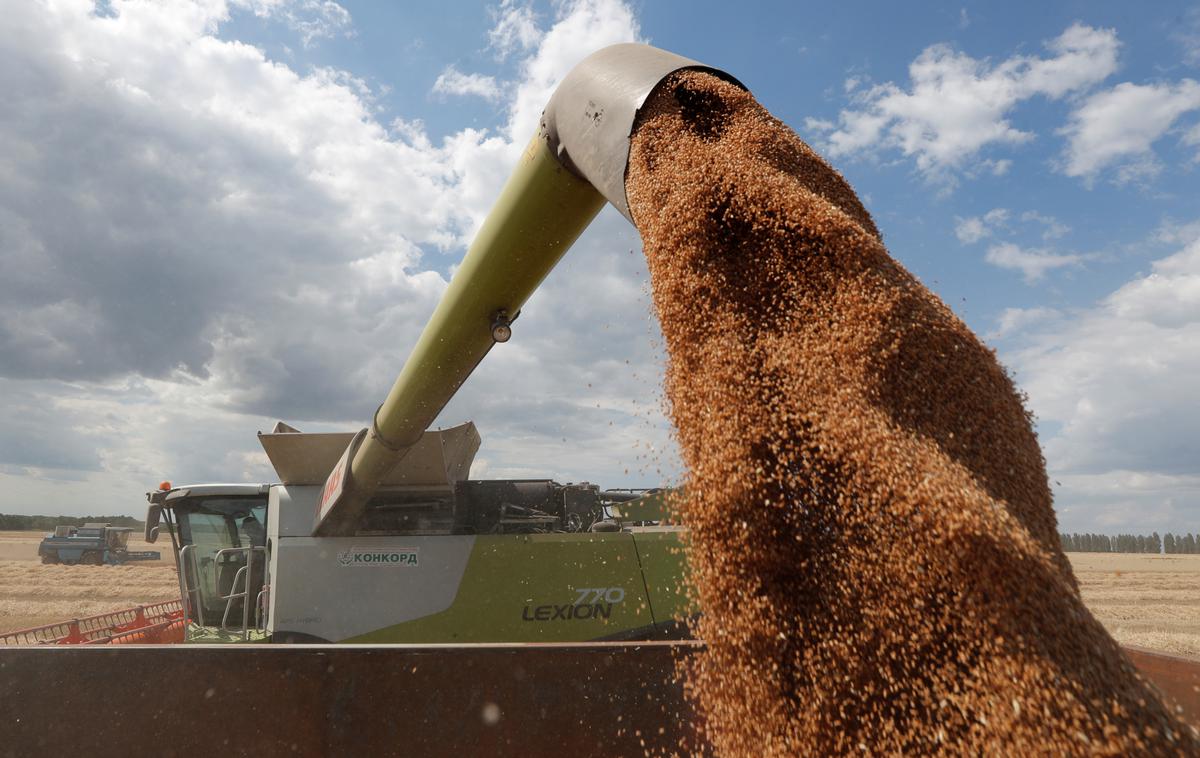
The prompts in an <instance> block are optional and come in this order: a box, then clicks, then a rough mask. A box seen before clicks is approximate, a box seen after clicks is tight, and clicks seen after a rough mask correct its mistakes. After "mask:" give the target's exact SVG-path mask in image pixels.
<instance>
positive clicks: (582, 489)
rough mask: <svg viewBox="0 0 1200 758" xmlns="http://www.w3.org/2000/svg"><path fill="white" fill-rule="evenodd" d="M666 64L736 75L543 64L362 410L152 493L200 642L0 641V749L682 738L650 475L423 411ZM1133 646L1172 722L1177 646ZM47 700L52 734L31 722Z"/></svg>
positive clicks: (518, 290)
mask: <svg viewBox="0 0 1200 758" xmlns="http://www.w3.org/2000/svg"><path fill="white" fill-rule="evenodd" d="M681 69H700V70H703V71H707V72H709V73H712V74H715V75H718V76H721V77H723V78H725V79H727V80H729V81H731V82H734V83H735V84H737V82H736V80H734V79H733V78H732V77H730V76H728V75H727V74H724V73H723V72H720V71H717V70H715V69H712V68H710V67H707V66H704V65H702V64H699V63H697V62H695V61H692V60H688V59H686V58H681V57H679V56H677V55H673V54H671V53H667V52H664V51H661V50H657V49H654V48H651V47H647V46H644V45H616V46H613V47H609V48H606V49H604V50H601V51H599V52H597V53H595V54H593V55H592V56H590V57H589V58H587V59H586V60H584V61H583V62H582V63H580V64H579V65H578V66H577V67H576V68H575V69H574V70H573V71H572V72H571V73H570V74H569V75H568V76H567V77H566V79H565V80H564V81H563V83H562V84H561V85H560V86H559V88H558V90H557V91H556V92H555V94H554V95H553V97H552V98H551V100H550V102H549V104H548V105H547V107H546V110H545V111H544V113H543V117H542V123H541V128H540V129H539V130H538V132H537V134H536V135H535V136H534V139H533V140H532V141H531V142H530V144H529V146H528V147H527V148H526V150H525V151H524V153H523V154H522V156H521V160H520V162H519V164H518V166H517V168H516V170H515V172H514V173H513V175H512V177H511V178H510V179H509V181H508V183H507V185H506V186H505V188H504V190H503V192H502V193H501V195H500V197H499V199H498V200H497V202H496V205H495V207H494V208H493V210H492V212H491V213H490V214H489V216H488V218H487V220H486V221H485V223H484V225H483V227H482V228H481V229H480V232H479V234H478V236H477V237H476V239H475V241H474V243H473V244H472V245H471V247H470V249H469V250H468V252H467V255H466V257H465V259H464V260H463V262H462V265H461V266H460V267H459V269H458V271H457V272H456V274H455V276H454V278H453V281H452V282H451V283H450V286H449V288H448V289H447V291H446V293H445V295H444V296H443V298H442V300H441V302H440V303H439V304H438V306H437V308H436V310H435V311H434V313H433V315H432V317H431V318H430V320H429V323H428V324H427V325H426V327H425V330H424V331H423V333H422V334H421V337H420V339H419V341H418V343H417V345H416V347H415V348H414V350H413V352H412V354H411V355H410V356H409V358H408V360H407V362H406V363H405V365H404V368H403V370H402V371H401V373H400V375H399V377H398V379H397V380H396V383H395V385H394V386H393V387H392V390H391V392H390V393H389V394H388V396H387V398H386V399H385V400H384V402H383V404H382V405H381V406H380V407H379V410H378V411H377V412H376V415H375V418H374V419H373V420H372V423H371V425H370V427H369V428H367V429H363V430H361V431H359V432H358V433H357V434H302V433H299V432H297V431H296V430H295V429H293V428H291V427H289V426H287V425H285V424H280V425H278V426H277V427H276V428H275V429H274V430H273V431H272V432H271V433H270V434H260V440H261V443H262V445H263V448H264V449H265V450H266V452H267V455H268V457H269V458H270V460H271V462H272V464H273V465H274V467H275V470H276V473H277V474H278V477H279V483H278V484H270V485H257V484H255V485H223V484H206V485H197V486H185V487H171V486H170V485H169V484H166V483H164V486H163V487H162V488H160V489H159V490H158V491H156V492H153V493H150V495H149V499H150V507H149V513H148V517H147V523H146V537H147V540H149V541H154V539H155V538H156V537H157V536H158V534H159V531H160V528H161V527H162V526H164V525H165V526H166V527H167V531H168V533H169V534H170V536H171V540H172V545H173V548H174V550H175V555H176V558H177V561H178V565H179V577H180V594H181V598H182V600H183V610H184V615H185V617H186V638H187V641H188V642H190V643H210V644H193V645H184V646H157V647H154V646H152V647H138V648H124V649H119V650H118V649H115V648H109V649H107V650H95V649H83V648H73V647H70V646H53V647H42V648H16V649H7V650H3V651H0V666H2V667H3V668H2V670H3V671H4V672H5V673H4V674H2V675H0V702H3V703H5V708H7V709H8V710H9V711H10V714H11V715H12V718H10V719H8V720H7V724H8V725H9V735H8V736H9V741H8V743H9V744H10V745H27V746H36V748H37V749H36V750H35V751H34V752H41V753H47V752H51V751H52V750H58V749H74V748H75V747H76V746H77V745H76V744H75V741H74V736H75V735H78V734H81V733H82V734H90V735H94V736H95V739H96V740H97V742H98V743H99V744H122V745H124V746H125V747H131V745H130V742H129V740H130V737H131V736H134V737H136V736H137V735H145V745H146V746H147V747H148V746H153V748H155V749H156V748H158V747H161V746H162V742H161V740H162V739H164V738H165V737H164V736H165V735H170V737H169V740H170V745H171V746H172V747H174V748H175V749H177V750H184V751H185V752H188V753H191V752H200V751H201V750H204V751H208V750H210V749H221V750H223V751H228V752H232V753H233V754H239V755H240V754H250V753H261V754H274V753H278V752H284V751H295V752H299V753H301V754H311V755H317V754H324V755H347V754H352V753H355V752H366V751H370V752H373V753H378V752H380V751H381V750H382V751H383V752H385V753H390V752H396V751H400V750H403V751H404V752H405V753H409V754H414V755H428V754H438V755H441V754H451V753H462V752H464V751H465V752H466V754H497V753H499V754H513V753H517V752H521V753H534V754H537V753H543V752H549V751H550V750H555V751H562V752H564V753H571V754H581V755H596V754H604V755H625V754H642V753H643V752H645V751H647V750H649V751H666V752H688V753H690V752H703V746H702V745H700V744H699V743H698V742H697V736H696V731H695V719H694V713H693V712H692V710H691V709H690V706H689V705H688V704H687V703H686V702H685V701H684V699H683V696H682V691H681V687H680V686H679V684H678V683H677V682H675V681H674V676H673V672H674V665H675V661H676V659H677V658H678V657H679V656H686V655H689V654H690V653H691V652H693V651H694V650H696V649H697V646H698V645H699V644H700V643H697V642H695V641H691V640H686V639H683V638H684V637H686V624H685V623H684V622H685V621H686V616H687V615H688V613H689V610H688V608H687V606H686V602H685V599H684V597H683V595H682V594H681V589H680V585H681V582H682V579H683V576H684V565H683V561H682V556H681V554H680V550H679V547H680V536H681V532H680V529H679V527H674V526H668V525H665V524H664V523H663V499H664V497H663V494H662V493H660V492H656V491H628V490H622V491H613V490H602V489H600V488H599V487H597V486H595V485H592V484H588V483H579V484H559V483H556V482H553V481H550V480H503V481H480V480H472V479H470V476H469V472H470V465H471V461H472V458H473V456H474V454H475V451H476V450H477V449H478V446H479V436H478V434H477V433H476V431H475V428H474V425H473V424H469V423H468V424H464V425H462V426H459V427H455V428H452V429H447V430H442V431H427V430H428V429H429V427H430V425H431V424H432V423H433V421H434V420H435V419H436V417H437V416H438V414H439V413H440V412H441V410H442V409H443V408H444V407H445V405H446V403H447V402H448V401H449V400H450V399H451V397H452V396H453V395H454V394H455V392H457V390H458V389H459V387H461V386H462V384H463V382H464V381H465V380H466V379H467V377H468V376H469V375H470V374H471V372H472V371H473V370H474V368H475V366H476V365H478V364H479V362H480V361H481V360H482V359H483V358H484V356H486V354H487V353H488V351H489V350H491V348H492V347H493V346H494V345H495V344H496V343H502V342H507V341H508V340H509V338H510V337H511V336H512V324H513V322H514V321H515V320H516V318H517V315H518V314H519V313H520V310H521V307H522V305H523V304H524V303H525V301H526V300H527V298H528V297H529V296H530V295H531V294H532V293H533V291H534V290H535V289H536V287H537V286H538V285H539V284H540V283H541V281H542V280H543V279H544V278H545V277H546V275H547V274H548V273H549V272H550V270H551V269H552V268H553V266H554V265H555V264H556V263H557V261H558V260H559V258H560V257H561V256H562V255H563V254H564V253H565V252H566V250H567V249H568V248H570V246H571V245H572V244H573V243H574V241H575V240H576V238H577V237H578V236H579V235H580V234H581V233H582V231H583V230H584V229H585V228H586V227H587V225H588V224H589V223H590V222H591V220H592V219H593V218H594V217H595V215H596V214H597V213H598V212H599V211H600V209H601V208H602V207H603V206H604V204H605V202H606V201H607V202H611V203H612V204H613V205H614V206H615V207H616V208H617V210H619V211H620V212H621V213H622V214H624V215H625V216H626V218H630V213H629V208H628V205H627V201H626V196H625V187H624V182H625V170H626V163H627V160H628V149H629V136H630V134H631V132H632V129H633V125H634V120H635V117H636V114H637V111H638V108H639V107H640V106H641V104H642V103H643V102H644V101H645V99H646V98H647V97H648V96H649V94H650V92H651V91H652V90H653V89H654V88H655V87H656V86H657V85H658V83H659V82H661V81H662V80H663V79H665V78H666V77H667V76H669V75H670V74H671V73H673V72H675V71H678V70H681ZM739 86H740V85H739ZM630 220H631V221H632V219H631V218H630ZM211 643H259V644H211ZM272 643H274V644H272ZM278 643H292V644H278ZM325 643H358V644H349V645H328V644H325ZM385 643H388V644H385ZM1132 657H1133V658H1134V660H1135V662H1137V663H1138V665H1139V666H1140V667H1142V668H1143V670H1144V671H1145V672H1146V673H1147V674H1149V675H1150V676H1151V677H1152V678H1153V679H1155V681H1157V682H1158V683H1159V684H1160V687H1162V688H1163V689H1164V690H1165V691H1167V692H1168V694H1169V695H1171V696H1172V697H1174V698H1175V699H1176V700H1177V702H1179V703H1180V704H1181V705H1183V706H1184V707H1185V708H1187V709H1189V710H1190V712H1191V713H1192V718H1193V719H1195V718H1196V714H1197V713H1200V702H1198V701H1200V672H1198V671H1197V668H1196V667H1195V666H1192V667H1190V668H1188V667H1181V666H1180V665H1178V664H1177V663H1176V662H1175V661H1174V660H1173V659H1171V658H1170V657H1168V656H1156V655H1153V654H1145V655H1142V654H1137V653H1134V654H1133V656H1132ZM1155 666H1158V667H1159V668H1158V669H1156V668H1155ZM48 679H52V680H53V681H54V683H55V686H53V687H49V686H46V682H47V680H48ZM101 682H103V683H104V684H103V685H101V684H100V683H101ZM150 682H162V684H161V686H151V685H149V684H148V683H150ZM100 687H103V689H102V690H101V689H99V688H100ZM100 691H103V692H104V700H103V703H104V705H105V707H96V704H97V702H99V701H97V700H96V699H95V693H97V692H100ZM10 704H19V705H16V706H13V705H10ZM75 706H78V707H75ZM85 706H86V707H85ZM63 711H67V712H70V713H72V719H73V724H74V728H73V729H72V731H71V734H70V735H66V734H62V735H59V734H58V732H57V731H56V730H55V729H54V728H53V725H54V724H55V723H56V722H57V719H58V716H57V714H59V713H61V712H63ZM117 714H120V715H124V716H126V717H128V716H129V714H136V719H137V720H138V721H139V722H141V723H151V722H153V723H154V724H155V729H154V730H153V732H151V731H149V730H147V731H138V730H136V729H130V728H129V725H126V724H120V723H119V721H118V720H117V719H115V718H114V715H117ZM152 733H153V734H154V736H153V737H152V736H151V734H152Z"/></svg>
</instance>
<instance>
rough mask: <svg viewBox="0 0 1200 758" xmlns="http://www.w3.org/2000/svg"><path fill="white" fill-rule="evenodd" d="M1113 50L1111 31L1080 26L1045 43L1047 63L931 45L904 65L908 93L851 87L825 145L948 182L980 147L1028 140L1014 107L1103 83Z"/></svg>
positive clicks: (1115, 46) (890, 86) (842, 153)
mask: <svg viewBox="0 0 1200 758" xmlns="http://www.w3.org/2000/svg"><path fill="white" fill-rule="evenodd" d="M1118 47H1119V43H1118V41H1117V35H1116V32H1115V31H1113V30H1111V29H1097V28H1094V27H1090V26H1084V25H1082V24H1074V25H1072V26H1071V27H1069V28H1068V29H1067V30H1066V31H1064V32H1063V33H1062V34H1061V35H1059V36H1058V37H1056V38H1055V39H1053V40H1050V41H1049V42H1048V43H1047V44H1046V48H1047V50H1048V51H1049V56H1047V57H1044V58H1039V57H1034V56H1024V55H1017V56H1013V57H1011V58H1008V59H1006V60H1004V61H1002V62H1000V63H998V64H995V65H993V64H991V63H990V62H989V61H987V60H980V59H976V58H972V57H971V56H969V55H967V54H966V53H961V52H957V51H955V50H954V49H953V48H952V47H950V46H949V45H945V44H939V45H933V46H931V47H928V48H926V49H925V50H924V51H923V52H922V53H921V54H920V55H919V56H918V57H917V59H916V60H914V61H913V62H912V64H911V65H910V66H909V77H910V79H911V84H910V86H909V87H908V88H907V89H905V88H903V87H901V86H899V85H897V84H894V83H892V82H887V83H885V84H879V85H875V86H871V87H866V88H864V87H861V86H856V87H855V88H852V91H853V95H852V99H853V101H854V107H852V108H848V109H846V110H843V111H842V112H841V113H840V114H839V116H838V126H837V128H835V129H832V130H828V131H827V134H826V136H825V142H826V145H825V147H826V149H828V151H829V152H830V154H831V155H833V156H835V157H837V156H857V155H869V154H872V153H876V152H881V151H886V150H899V151H900V152H901V153H902V154H903V155H905V156H906V157H910V158H912V159H913V160H915V161H916V165H917V168H918V170H919V171H920V172H921V173H922V174H923V175H924V176H925V177H926V178H927V179H930V180H933V181H938V182H947V183H950V182H953V180H954V177H955V175H956V173H957V172H958V171H960V170H962V169H964V168H968V167H969V165H970V164H971V163H972V162H973V161H975V160H977V159H978V157H979V153H980V152H981V151H982V150H984V149H985V148H987V147H989V146H991V145H999V144H1020V143H1023V142H1027V141H1029V140H1031V139H1033V136H1034V135H1033V134H1031V133H1029V132H1026V131H1022V130H1020V129H1018V128H1016V127H1014V126H1013V125H1012V124H1011V123H1010V122H1009V120H1008V116H1009V113H1010V112H1011V111H1012V110H1013V108H1015V107H1016V106H1017V105H1018V104H1019V103H1020V102H1022V101H1023V100H1027V99H1029V98H1032V97H1035V96H1043V97H1048V98H1052V99H1057V98H1061V97H1064V96H1066V95H1068V94H1072V93H1076V92H1080V91H1083V90H1086V89H1088V88H1089V87H1091V86H1093V85H1095V84H1096V83H1098V82H1100V81H1103V80H1104V79H1105V78H1106V77H1108V76H1109V75H1110V74H1111V73H1112V72H1113V71H1115V70H1116V66H1117V49H1118ZM810 128H812V126H811V125H810Z"/></svg>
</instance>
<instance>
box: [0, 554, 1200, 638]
mask: <svg viewBox="0 0 1200 758" xmlns="http://www.w3.org/2000/svg"><path fill="white" fill-rule="evenodd" d="M42 536H43V535H42V533H41V532H0V632H6V631H12V630H14V629H24V628H27V627H31V626H38V625H41V624H50V623H54V622H56V621H63V620H67V619H72V618H79V617H81V616H90V615H92V614H96V613H105V612H107V611H114V610H119V609H121V608H128V607H130V606H134V605H138V604H142V603H154V602H160V601H163V600H173V599H175V598H177V597H178V596H179V585H178V582H177V580H176V577H175V563H174V561H173V559H172V558H171V544H170V542H169V541H163V540H160V541H159V542H158V543H156V544H154V545H147V544H146V543H145V542H143V541H142V540H141V539H140V538H138V537H136V536H131V538H130V540H129V549H130V550H158V551H160V552H161V553H162V554H163V560H161V561H144V562H136V563H130V564H127V565H125V566H62V565H56V566H44V565H42V563H41V562H40V561H39V559H38V555H37V546H38V543H39V542H41V539H42ZM1068 556H1069V557H1070V559H1071V564H1072V566H1074V568H1075V575H1076V577H1078V579H1079V585H1080V588H1081V590H1082V592H1083V599H1084V602H1085V603H1087V606H1088V608H1089V609H1091V611H1092V613H1093V614H1094V615H1095V616H1096V618H1098V619H1099V620H1100V622H1101V623H1103V624H1104V626H1105V628H1107V629H1108V631H1109V633H1110V634H1112V635H1113V637H1115V638H1116V639H1117V641H1118V642H1120V643H1121V644H1122V645H1136V646H1138V647H1144V648H1149V649H1152V650H1162V651H1164V652H1168V653H1175V654H1178V655H1188V656H1193V657H1200V555H1128V554H1105V553H1068Z"/></svg>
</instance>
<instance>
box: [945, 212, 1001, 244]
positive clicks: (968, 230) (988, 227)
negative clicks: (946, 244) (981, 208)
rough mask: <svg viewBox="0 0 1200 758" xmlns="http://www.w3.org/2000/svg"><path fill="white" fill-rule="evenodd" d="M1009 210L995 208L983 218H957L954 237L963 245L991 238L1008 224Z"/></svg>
mask: <svg viewBox="0 0 1200 758" xmlns="http://www.w3.org/2000/svg"><path fill="white" fill-rule="evenodd" d="M1009 215H1010V214H1009V212H1008V209H1007V208H993V209H992V210H990V211H988V212H987V213H985V214H983V215H982V216H970V217H968V218H957V217H956V218H955V221H956V223H955V226H954V236H956V237H958V241H959V242H962V243H963V244H967V245H971V244H974V243H976V242H978V241H979V240H981V239H983V238H984V237H990V236H992V235H993V234H995V233H996V231H997V230H998V229H1000V228H1003V227H1004V225H1005V224H1007V223H1008V218H1009Z"/></svg>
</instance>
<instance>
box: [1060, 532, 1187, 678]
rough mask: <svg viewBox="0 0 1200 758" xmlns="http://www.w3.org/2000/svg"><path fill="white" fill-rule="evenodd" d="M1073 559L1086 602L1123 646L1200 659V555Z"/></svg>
mask: <svg viewBox="0 0 1200 758" xmlns="http://www.w3.org/2000/svg"><path fill="white" fill-rule="evenodd" d="M1067 557H1069V558H1070V559H1071V565H1072V567H1074V569H1075V577H1076V578H1077V579H1078V580H1079V590H1080V592H1081V593H1082V594H1083V602H1084V603H1085V604H1086V605H1087V607H1088V610H1090V611H1091V612H1092V615H1094V616H1095V617H1096V619H1097V620H1099V621H1100V623H1102V624H1104V628H1105V629H1107V630H1108V633H1109V634H1111V635H1112V636H1113V637H1114V638H1115V639H1116V640H1117V642H1120V643H1121V644H1122V645H1134V646H1137V647H1144V648H1148V649H1150V650H1161V651H1163V652H1167V653H1175V654H1177V655H1190V656H1195V657H1200V555H1133V554H1121V553H1117V554H1112V553H1068V554H1067Z"/></svg>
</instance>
